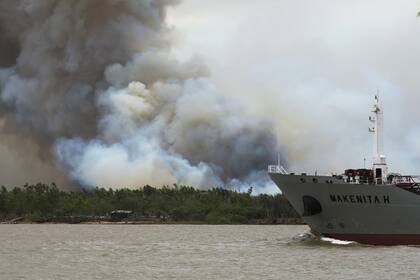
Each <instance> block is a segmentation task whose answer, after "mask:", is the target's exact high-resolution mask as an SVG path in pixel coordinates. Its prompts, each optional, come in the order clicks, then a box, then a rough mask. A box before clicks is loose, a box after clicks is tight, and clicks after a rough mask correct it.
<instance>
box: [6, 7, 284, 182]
mask: <svg viewBox="0 0 420 280" xmlns="http://www.w3.org/2000/svg"><path fill="white" fill-rule="evenodd" d="M177 2H178V1H171V0H155V1H150V0H135V1H134V0H133V1H129V0H124V1H118V0H107V1H102V0H101V1H99V0H96V1H95V0H77V1H54V0H48V1H24V0H22V1H14V0H3V1H2V2H0V29H1V30H2V31H3V32H1V33H0V36H1V37H0V46H1V47H2V51H1V54H0V67H1V68H0V89H1V96H0V101H1V102H0V114H1V120H2V123H3V126H2V128H3V130H2V131H3V134H8V135H11V137H12V138H13V141H6V140H5V141H4V143H3V144H4V145H6V146H7V147H10V148H11V149H16V150H18V149H20V147H21V143H22V142H23V141H26V142H28V143H30V145H31V146H32V147H36V148H35V149H30V150H31V153H32V154H33V156H32V158H30V157H28V160H34V161H35V162H37V163H36V164H39V163H42V164H44V163H47V165H48V166H49V167H48V170H49V171H48V174H49V178H55V179H57V178H67V179H70V180H72V181H73V182H77V183H79V184H81V185H82V186H86V187H92V186H95V185H100V186H105V187H138V186H142V185H145V184H152V185H156V186H161V185H171V184H173V183H177V184H190V185H193V186H198V187H209V186H221V185H226V184H227V185H230V184H235V185H239V186H241V185H243V184H245V183H247V184H252V183H255V182H259V183H261V182H262V183H261V184H266V183H267V179H268V178H267V176H266V174H265V173H264V172H263V171H262V170H264V169H265V167H266V165H267V164H269V163H270V162H273V161H275V160H274V158H273V157H275V154H276V153H275V151H276V150H277V149H278V148H279V145H278V143H277V139H276V137H275V135H274V134H273V133H272V125H271V124H270V123H268V122H266V121H263V120H261V119H257V118H255V117H253V116H252V115H248V114H246V113H245V112H244V110H243V109H242V108H241V107H240V106H238V105H236V104H235V103H234V102H233V101H229V100H226V98H224V97H223V96H222V94H220V92H218V90H217V89H216V88H215V87H214V86H213V85H212V83H211V82H210V81H209V79H208V78H206V75H207V69H206V67H205V66H204V65H203V63H202V62H201V61H200V59H197V58H193V59H189V60H187V61H179V60H178V59H177V58H175V57H173V55H171V52H170V49H171V40H172V36H173V33H172V32H171V29H170V28H169V27H168V26H167V25H166V23H165V14H166V9H167V7H168V6H171V5H175V4H177ZM34 150H35V151H37V152H35V153H34V152H33V151H34ZM20 156H24V155H20ZM34 164H35V163H34ZM57 180H58V179H57ZM63 180H65V179H62V181H63Z"/></svg>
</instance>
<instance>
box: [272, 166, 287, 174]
mask: <svg viewBox="0 0 420 280" xmlns="http://www.w3.org/2000/svg"><path fill="white" fill-rule="evenodd" d="M268 173H277V174H283V175H286V174H289V172H287V170H286V169H285V168H284V167H283V166H281V165H269V166H268Z"/></svg>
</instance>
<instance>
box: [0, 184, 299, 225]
mask: <svg viewBox="0 0 420 280" xmlns="http://www.w3.org/2000/svg"><path fill="white" fill-rule="evenodd" d="M250 193H251V191H249V192H248V193H240V192H235V191H230V190H226V189H211V190H207V191H203V190H197V189H194V188H192V187H178V186H175V187H173V188H160V189H156V188H153V187H150V186H145V187H143V188H140V189H136V190H131V189H120V190H112V189H108V190H106V189H103V188H96V189H94V190H92V191H79V192H65V191H60V190H59V189H58V188H57V186H56V185H54V184H52V185H44V184H37V185H25V186H24V187H23V188H14V189H11V190H8V189H6V188H5V187H2V188H1V191H0V219H1V220H3V221H6V220H10V219H13V218H16V217H23V218H24V219H25V220H26V221H48V220H51V219H53V218H54V217H55V218H57V217H69V216H79V217H80V216H85V217H86V216H89V217H100V216H107V215H109V214H110V213H111V212H112V211H113V210H117V209H123V210H130V211H133V213H132V215H131V216H130V219H133V220H147V219H149V220H150V221H155V222H199V223H255V222H259V221H263V222H266V223H272V222H276V220H278V219H284V218H298V217H299V216H298V214H297V213H296V212H295V211H294V210H293V208H292V207H291V206H290V204H289V202H288V201H287V200H286V199H285V198H284V197H283V196H282V195H280V194H279V195H275V196H273V195H267V194H261V195H258V196H252V195H250Z"/></svg>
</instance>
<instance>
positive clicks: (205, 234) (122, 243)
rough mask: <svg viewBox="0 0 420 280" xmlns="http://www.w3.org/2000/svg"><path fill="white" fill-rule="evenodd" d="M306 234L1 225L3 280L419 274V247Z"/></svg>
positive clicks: (275, 229) (265, 229) (302, 229)
mask: <svg viewBox="0 0 420 280" xmlns="http://www.w3.org/2000/svg"><path fill="white" fill-rule="evenodd" d="M306 232H308V228H307V227H306V226H201V225H200V226H193V225H191V226H190V225H0V246H1V247H0V279H416V278H419V277H420V265H419V263H420V258H419V256H420V248H419V247H408V246H394V247H373V246H362V245H358V244H355V243H344V244H334V243H335V242H331V241H322V240H318V239H314V238H313V237H309V236H308V235H305V234H304V233H306ZM302 234H303V235H302Z"/></svg>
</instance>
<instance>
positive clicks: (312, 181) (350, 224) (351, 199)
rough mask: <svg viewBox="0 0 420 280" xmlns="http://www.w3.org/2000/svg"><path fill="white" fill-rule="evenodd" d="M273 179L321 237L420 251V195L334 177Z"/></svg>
mask: <svg viewBox="0 0 420 280" xmlns="http://www.w3.org/2000/svg"><path fill="white" fill-rule="evenodd" d="M270 176H271V178H272V180H273V181H274V182H275V183H276V184H277V186H278V187H279V188H280V190H281V191H282V193H283V194H284V195H285V197H286V198H287V199H288V200H289V202H290V203H291V204H292V206H293V207H294V208H295V209H296V211H297V212H298V213H299V214H300V215H302V218H303V220H304V221H305V222H306V223H307V224H308V225H309V227H310V228H311V230H312V232H313V233H315V234H317V235H321V236H326V237H331V238H336V239H340V240H349V241H356V242H359V243H363V244H372V245H420V195H418V194H415V193H412V192H409V191H407V190H404V189H401V188H399V187H396V186H395V185H366V184H348V183H345V182H344V181H343V180H342V179H338V178H336V177H331V176H303V175H285V174H279V173H270ZM308 198H309V200H308ZM308 201H309V203H308ZM318 204H319V205H318ZM314 205H315V206H314Z"/></svg>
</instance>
